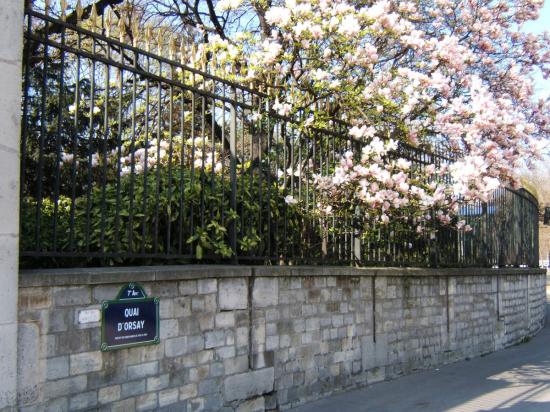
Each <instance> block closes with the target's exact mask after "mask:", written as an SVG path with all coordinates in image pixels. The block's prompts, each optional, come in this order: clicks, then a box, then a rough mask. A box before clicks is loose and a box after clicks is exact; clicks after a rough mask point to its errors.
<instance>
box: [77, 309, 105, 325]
mask: <svg viewBox="0 0 550 412" xmlns="http://www.w3.org/2000/svg"><path fill="white" fill-rule="evenodd" d="M100 318H101V316H100V312H99V309H85V310H81V311H80V312H78V323H80V324H82V323H94V322H99V319H100Z"/></svg>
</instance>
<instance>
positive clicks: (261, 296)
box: [252, 278, 279, 308]
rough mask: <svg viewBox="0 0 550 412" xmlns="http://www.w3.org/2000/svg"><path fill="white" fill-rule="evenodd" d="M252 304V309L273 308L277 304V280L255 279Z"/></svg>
mask: <svg viewBox="0 0 550 412" xmlns="http://www.w3.org/2000/svg"><path fill="white" fill-rule="evenodd" d="M252 302H253V305H254V307H257V308H265V307H267V306H275V305H277V303H278V302H279V279H278V278H257V279H254V289H253V290H252Z"/></svg>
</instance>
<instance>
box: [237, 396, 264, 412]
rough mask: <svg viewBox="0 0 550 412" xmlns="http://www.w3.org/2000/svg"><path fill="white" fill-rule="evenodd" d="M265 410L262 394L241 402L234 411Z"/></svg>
mask: <svg viewBox="0 0 550 412" xmlns="http://www.w3.org/2000/svg"><path fill="white" fill-rule="evenodd" d="M264 411H265V399H264V397H263V396H260V397H258V398H254V399H250V400H248V401H245V402H243V403H241V404H240V405H239V406H238V407H237V409H235V412H264Z"/></svg>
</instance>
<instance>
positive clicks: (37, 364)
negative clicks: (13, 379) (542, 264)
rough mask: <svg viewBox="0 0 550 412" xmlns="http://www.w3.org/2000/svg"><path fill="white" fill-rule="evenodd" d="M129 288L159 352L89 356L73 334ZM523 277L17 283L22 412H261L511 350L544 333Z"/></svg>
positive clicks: (86, 335) (91, 341)
mask: <svg viewBox="0 0 550 412" xmlns="http://www.w3.org/2000/svg"><path fill="white" fill-rule="evenodd" d="M129 281H134V282H140V284H141V285H143V286H144V288H145V290H146V292H147V293H148V294H149V296H156V297H159V298H160V316H161V324H160V328H161V342H160V344H159V345H153V346H144V347H136V348H130V349H122V350H117V351H113V352H107V353H102V352H100V351H99V350H98V349H99V346H100V329H99V323H98V322H96V323H79V314H80V313H81V311H83V310H90V309H91V310H99V307H100V304H101V302H102V301H103V300H109V299H114V297H115V295H116V294H117V291H118V290H119V288H120V287H121V286H122V285H123V284H124V283H125V282H129ZM545 285H546V279H545V274H544V272H543V271H540V270H531V269H461V270H457V269H453V270H451V269H438V270H429V269H390V268H388V269H353V268H330V267H318V268H303V267H300V268H298V267H295V268H292V267H220V266H214V267H212V266H201V267H197V266H183V267H163V268H125V269H97V270H96V269H78V270H72V271H70V270H57V271H36V272H32V271H29V272H24V273H22V274H21V276H20V288H19V299H20V304H19V376H20V379H19V382H20V385H19V404H20V409H21V410H32V411H37V410H56V411H63V410H84V409H89V408H99V409H101V410H113V411H116V410H120V411H122V410H124V411H128V410H152V409H155V410H158V409H160V410H162V409H166V410H178V411H198V410H209V411H217V410H222V411H256V410H258V411H263V410H274V409H277V408H279V409H288V408H289V407H291V406H295V405H297V404H299V403H303V402H306V401H309V400H313V399H316V398H319V397H322V396H326V395H329V394H331V393H333V392H337V391H342V390H346V389H350V388H354V387H358V386H363V385H368V384H371V383H373V382H377V381H380V380H384V379H391V378H394V377H397V376H399V375H402V374H406V373H410V372H412V371H414V370H416V369H422V368H429V367H434V366H437V365H441V364H443V363H447V362H452V361H456V360H459V359H464V358H467V357H473V356H478V355H481V354H484V353H488V352H491V351H494V350H497V349H501V348H503V347H506V346H509V345H512V344H514V343H517V342H520V341H522V340H523V339H525V338H526V337H527V336H531V335H533V334H535V333H536V332H537V331H538V330H539V329H540V328H541V327H542V325H543V322H544V305H545Z"/></svg>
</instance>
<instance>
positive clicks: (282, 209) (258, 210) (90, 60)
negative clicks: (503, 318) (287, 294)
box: [20, 10, 538, 266]
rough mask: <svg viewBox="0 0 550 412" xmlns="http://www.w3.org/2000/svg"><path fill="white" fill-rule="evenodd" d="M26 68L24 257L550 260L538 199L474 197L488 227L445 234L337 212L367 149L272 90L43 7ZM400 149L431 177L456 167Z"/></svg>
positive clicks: (472, 220) (28, 43)
mask: <svg viewBox="0 0 550 412" xmlns="http://www.w3.org/2000/svg"><path fill="white" fill-rule="evenodd" d="M53 26H55V27H56V30H55V31H54V30H50V28H51V27H53ZM23 76H24V79H23V82H24V85H23V92H24V93H23V123H22V142H21V205H20V209H21V259H22V260H21V261H22V265H23V266H35V265H41V266H46V265H52V266H56V265H59V266H78V265H110V264H130V263H136V262H138V263H139V262H141V263H162V262H171V263H189V262H209V263H212V262H233V263H266V264H315V263H325V264H361V265H374V264H376V265H414V266H494V265H499V266H504V265H514V266H520V265H527V266H536V265H537V264H538V256H537V253H538V245H537V241H538V240H537V239H538V233H537V230H538V229H537V228H538V226H537V224H538V220H537V216H538V205H537V202H536V200H535V199H534V198H533V197H532V196H531V195H529V194H528V193H526V192H525V193H521V192H517V191H512V190H509V189H499V190H497V191H496V192H495V193H494V194H493V195H492V197H491V199H490V200H489V202H487V203H486V204H481V203H478V204H464V205H463V206H462V207H461V209H460V214H461V215H462V217H463V218H464V219H465V220H466V222H467V223H468V224H470V225H471V226H472V228H473V230H472V231H471V232H457V231H454V230H451V229H445V228H443V229H441V230H440V231H439V232H438V233H437V235H436V238H427V237H425V236H419V235H417V234H416V233H415V229H414V228H413V227H406V226H403V225H401V226H399V227H397V226H395V225H392V224H390V225H372V226H369V227H368V228H367V229H368V230H367V233H368V235H361V234H360V228H363V229H364V228H365V222H364V221H363V218H362V217H361V214H360V213H352V212H350V213H348V214H347V215H346V214H344V215H338V216H333V217H326V216H322V215H321V214H319V213H318V210H317V209H318V199H317V198H316V196H318V195H317V194H316V192H315V191H314V190H313V188H312V183H311V181H312V177H313V176H314V175H316V174H320V175H327V174H330V173H332V172H333V171H334V168H335V165H337V163H338V161H339V155H341V154H342V153H344V152H345V151H347V150H352V151H354V152H357V153H358V152H359V151H360V150H361V145H360V143H359V142H357V141H354V140H352V139H351V137H350V136H349V134H348V133H347V131H348V127H347V126H346V125H345V124H343V123H342V122H338V121H334V122H333V127H332V129H331V130H320V129H315V128H308V129H307V130H304V129H303V128H301V127H299V124H298V123H294V122H293V121H292V120H291V119H287V118H284V117H281V116H279V115H277V114H276V113H274V111H273V110H272V106H273V103H274V102H272V101H270V98H269V97H268V96H267V95H265V94H263V93H260V92H257V91H254V90H252V89H250V88H248V87H245V86H243V85H239V84H236V83H233V82H231V81H227V80H224V79H222V78H220V77H217V76H214V75H212V74H209V73H206V72H202V71H199V70H197V69H194V68H192V67H188V66H186V65H183V64H181V63H178V62H176V61H175V60H173V59H167V58H164V57H161V56H159V55H156V54H153V53H151V52H149V51H145V50H142V49H139V48H136V47H132V46H131V45H128V44H125V43H123V42H119V41H117V40H114V39H112V38H109V37H106V36H104V35H102V34H100V33H96V32H93V31H89V30H86V29H84V28H82V27H77V26H74V25H71V24H68V23H66V22H64V21H62V20H59V19H56V18H53V17H50V16H46V15H44V14H41V13H38V12H35V11H32V10H27V12H26V27H25V50H24V74H23ZM396 156H400V157H405V158H407V159H409V160H410V161H411V162H412V163H413V169H414V170H416V171H417V172H421V171H422V168H423V167H425V166H426V165H428V164H437V165H441V164H444V163H448V162H449V161H450V158H449V156H448V155H446V154H444V153H429V152H427V151H423V150H421V149H418V148H414V147H410V146H406V145H401V146H400V147H399V149H398V151H397V153H396ZM294 200H297V201H298V204H299V206H296V205H294Z"/></svg>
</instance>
